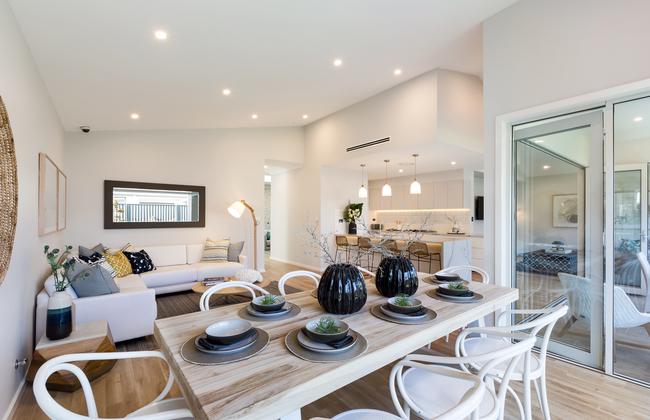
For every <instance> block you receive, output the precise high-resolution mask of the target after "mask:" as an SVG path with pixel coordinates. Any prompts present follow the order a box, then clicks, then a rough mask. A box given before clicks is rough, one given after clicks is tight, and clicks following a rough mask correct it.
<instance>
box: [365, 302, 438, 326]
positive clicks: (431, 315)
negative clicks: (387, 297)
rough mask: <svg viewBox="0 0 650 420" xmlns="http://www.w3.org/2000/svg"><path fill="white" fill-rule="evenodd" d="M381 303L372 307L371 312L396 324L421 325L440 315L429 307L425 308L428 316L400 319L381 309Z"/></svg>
mask: <svg viewBox="0 0 650 420" xmlns="http://www.w3.org/2000/svg"><path fill="white" fill-rule="evenodd" d="M381 305H382V304H381V303H378V304H376V305H375V306H373V307H372V308H370V313H371V314H373V315H374V316H376V317H377V318H379V319H383V320H384V321H388V322H393V323H395V324H402V325H419V324H427V323H429V322H431V321H433V320H434V319H436V317H437V316H438V314H436V311H434V310H432V309H429V308H424V309H425V310H426V311H427V316H426V317H424V318H418V319H400V318H393V317H391V316H388V315H386V314H385V313H383V312H382V311H381V309H379V307H380V306H381Z"/></svg>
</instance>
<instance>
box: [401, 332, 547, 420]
mask: <svg viewBox="0 0 650 420" xmlns="http://www.w3.org/2000/svg"><path fill="white" fill-rule="evenodd" d="M470 330H471V328H470ZM477 330H479V329H477ZM480 330H481V331H486V330H487V329H480ZM487 335H494V336H497V337H500V338H503V339H509V340H518V341H516V342H515V343H514V344H512V345H510V346H505V347H503V348H501V349H499V350H492V351H490V352H488V353H484V354H478V355H472V356H460V357H459V356H457V357H446V356H431V355H426V354H415V353H414V354H411V355H408V356H406V357H405V358H404V359H403V360H402V361H400V362H398V363H397V364H396V365H395V366H394V367H393V369H392V371H391V376H390V381H389V387H390V391H391V397H392V398H393V404H394V405H395V408H396V409H397V412H398V414H399V415H400V416H402V417H404V418H408V416H406V412H405V410H404V408H403V407H402V405H401V403H400V401H399V398H398V395H397V392H396V390H395V386H396V385H397V389H399V393H400V395H401V396H402V399H403V400H404V402H405V403H406V404H407V405H408V406H409V407H410V408H411V409H412V410H415V412H416V413H417V414H418V415H419V416H420V417H424V418H432V417H434V416H433V414H432V413H427V412H426V411H424V410H423V409H422V408H421V407H419V406H418V405H417V404H416V403H415V402H414V401H413V400H412V399H411V398H410V396H409V395H408V392H407V390H406V387H405V386H404V381H403V377H404V375H405V374H407V373H408V372H407V371H404V368H405V367H407V368H418V369H425V370H428V371H431V372H434V373H438V374H441V375H446V376H454V377H457V378H459V379H464V380H467V381H474V382H475V384H474V385H473V386H472V388H471V389H470V390H469V391H467V392H466V393H465V395H463V397H462V400H461V402H460V404H458V405H457V406H456V407H454V408H452V409H450V410H448V411H447V412H445V413H443V414H442V415H440V414H438V415H437V416H435V418H436V419H445V420H451V419H458V418H465V417H468V416H470V414H472V413H473V412H474V411H475V410H477V409H478V406H479V405H480V403H481V401H482V399H483V398H482V392H484V390H483V391H480V388H482V387H484V386H485V378H486V376H487V375H489V374H491V373H493V371H494V370H495V368H496V367H497V366H498V365H501V364H502V363H506V364H507V368H506V370H505V373H504V375H503V377H502V378H501V383H500V385H499V391H498V393H497V400H498V403H497V404H496V405H495V407H494V408H493V410H492V412H491V413H489V414H487V415H486V417H491V418H496V417H497V414H498V413H499V412H500V411H501V410H503V409H504V405H505V398H506V392H507V388H508V384H509V382H510V378H511V376H512V373H513V372H514V370H515V368H516V366H517V364H518V363H519V361H520V359H521V357H522V356H523V355H524V354H527V353H530V350H531V349H532V348H533V345H534V344H535V338H534V337H531V336H528V335H526V334H520V333H511V332H504V331H497V330H492V331H488V332H487ZM431 364H435V365H431ZM436 365H451V366H459V365H460V366H461V367H463V368H464V372H463V371H456V370H451V369H445V368H442V367H441V366H436ZM466 365H469V366H480V367H479V368H478V369H477V371H478V372H477V373H476V374H473V373H471V372H470V370H469V369H468V368H467V367H466ZM479 394H480V398H478V396H479ZM481 414H483V415H485V414H486V413H481Z"/></svg>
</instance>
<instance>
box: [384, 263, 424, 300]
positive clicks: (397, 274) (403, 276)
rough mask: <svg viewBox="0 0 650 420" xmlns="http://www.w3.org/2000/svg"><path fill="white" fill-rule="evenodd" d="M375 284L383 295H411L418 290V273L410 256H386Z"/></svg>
mask: <svg viewBox="0 0 650 420" xmlns="http://www.w3.org/2000/svg"><path fill="white" fill-rule="evenodd" d="M375 286H377V290H378V291H379V293H381V294H382V296H386V297H393V296H395V295H398V294H402V293H403V294H405V295H408V296H411V295H413V294H414V293H415V292H416V291H417V290H418V273H417V271H416V270H415V267H414V266H413V263H412V262H411V260H409V259H408V258H405V257H385V258H384V259H383V260H381V262H380V263H379V268H377V277H376V278H375Z"/></svg>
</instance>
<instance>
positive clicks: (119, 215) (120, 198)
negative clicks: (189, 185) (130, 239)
mask: <svg viewBox="0 0 650 420" xmlns="http://www.w3.org/2000/svg"><path fill="white" fill-rule="evenodd" d="M198 220H199V193H198V192H194V191H169V190H146V189H136V188H114V189H113V221H114V222H127V223H128V222H195V221H198Z"/></svg>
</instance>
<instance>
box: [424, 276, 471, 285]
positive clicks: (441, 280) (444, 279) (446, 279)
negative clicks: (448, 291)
mask: <svg viewBox="0 0 650 420" xmlns="http://www.w3.org/2000/svg"><path fill="white" fill-rule="evenodd" d="M422 281H423V282H425V283H429V284H433V285H434V286H439V285H441V284H449V283H463V284H465V285H468V284H469V282H468V281H467V280H463V279H462V278H461V277H460V276H459V275H458V274H457V273H437V274H434V275H433V276H427V277H424V278H423V279H422Z"/></svg>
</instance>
